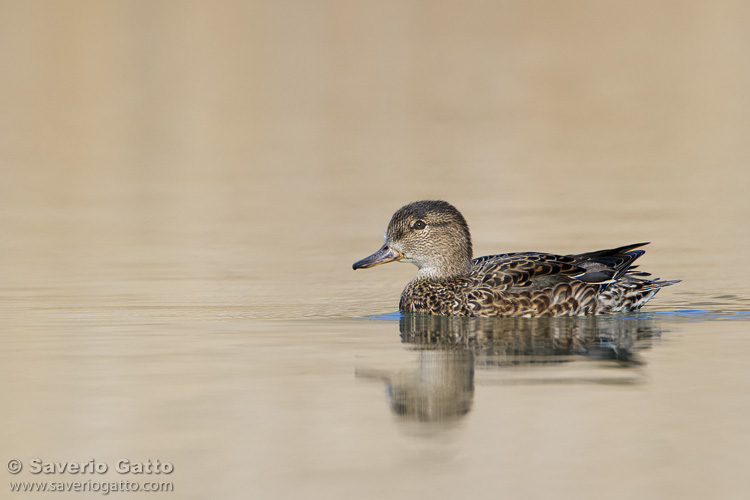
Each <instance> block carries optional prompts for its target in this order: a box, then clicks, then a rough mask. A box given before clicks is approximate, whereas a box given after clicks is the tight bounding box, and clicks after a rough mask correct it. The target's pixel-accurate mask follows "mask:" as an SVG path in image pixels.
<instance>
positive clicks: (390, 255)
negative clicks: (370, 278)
mask: <svg viewBox="0 0 750 500" xmlns="http://www.w3.org/2000/svg"><path fill="white" fill-rule="evenodd" d="M403 258H404V254H402V253H401V252H399V251H398V250H394V249H392V248H389V247H388V245H383V246H382V247H381V248H380V250H378V251H377V252H375V253H374V254H372V255H370V256H369V257H365V258H364V259H362V260H358V261H357V262H355V263H354V265H353V266H352V269H367V268H368V267H373V266H379V265H380V264H385V263H387V262H393V261H394V260H401V259H403Z"/></svg>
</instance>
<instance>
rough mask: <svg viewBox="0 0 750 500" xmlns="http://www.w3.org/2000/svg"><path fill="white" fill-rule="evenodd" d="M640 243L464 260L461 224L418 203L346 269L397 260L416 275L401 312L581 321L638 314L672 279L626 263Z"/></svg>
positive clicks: (452, 213)
mask: <svg viewBox="0 0 750 500" xmlns="http://www.w3.org/2000/svg"><path fill="white" fill-rule="evenodd" d="M643 245H646V243H638V244H634V245H627V246H623V247H619V248H613V249H609V250H600V251H597V252H590V253H584V254H579V255H554V254H548V253H539V252H521V253H506V254H501V255H488V256H485V257H478V258H476V259H472V249H471V236H470V233H469V228H468V225H467V224H466V221H465V220H464V218H463V216H462V215H461V214H460V213H459V212H458V210H456V208H455V207H453V206H452V205H450V204H449V203H447V202H444V201H419V202H414V203H410V204H408V205H406V206H404V207H402V208H401V209H399V210H398V211H397V212H396V213H395V214H394V215H393V217H392V218H391V222H390V223H389V224H388V230H387V231H386V242H385V244H384V245H383V247H382V248H381V249H380V250H378V252H376V253H374V254H373V255H371V256H369V257H366V258H365V259H362V260H360V261H358V262H356V263H355V264H354V266H353V268H354V269H360V268H367V267H372V266H376V265H378V264H383V263H386V262H391V261H394V260H401V261H404V262H412V263H414V264H415V265H416V266H417V268H418V269H419V270H418V272H417V276H416V277H415V278H414V279H413V280H412V281H411V282H410V283H409V284H408V285H407V286H406V288H405V289H404V291H403V293H402V294H401V300H400V302H399V308H400V309H401V310H402V311H404V312H417V313H429V314H438V315H451V316H529V317H536V316H584V315H592V314H600V313H609V312H617V311H633V310H636V309H639V308H640V307H641V306H642V305H643V304H645V303H646V302H647V301H648V300H649V299H651V297H653V296H654V294H656V292H657V291H658V290H659V289H660V288H662V287H664V286H667V285H671V284H674V283H677V281H659V280H658V279H649V278H647V276H649V274H648V273H643V272H636V271H635V270H634V269H635V267H636V266H633V265H632V263H633V261H635V260H636V259H637V258H638V257H640V256H641V255H643V254H644V251H643V250H636V249H637V248H638V247H641V246H643Z"/></svg>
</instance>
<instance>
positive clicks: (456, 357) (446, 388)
mask: <svg viewBox="0 0 750 500" xmlns="http://www.w3.org/2000/svg"><path fill="white" fill-rule="evenodd" d="M399 326H400V330H401V339H402V341H403V342H404V343H406V344H408V345H409V346H410V347H412V348H414V349H416V350H417V351H418V353H419V355H418V359H417V366H416V369H412V370H409V371H397V372H384V371H378V370H358V371H357V375H358V376H361V377H365V378H375V379H378V380H382V381H384V382H385V384H386V387H387V392H388V396H389V402H390V406H391V410H392V411H393V413H394V414H396V415H398V416H399V418H400V419H401V420H403V421H408V422H422V423H424V422H438V423H441V424H446V423H449V422H456V421H459V420H460V419H461V418H463V417H464V416H465V415H467V414H468V413H469V411H470V410H471V405H472V401H473V398H474V378H475V369H476V370H482V372H483V373H487V374H489V376H488V377H486V379H484V380H483V381H484V382H488V383H493V384H507V385H523V384H528V385H533V384H572V383H595V384H620V385H632V384H636V383H641V382H642V381H643V373H642V371H640V370H634V369H633V368H637V367H639V366H642V365H643V364H644V363H643V361H641V360H640V359H639V357H638V356H637V351H638V350H639V349H643V348H647V347H648V346H649V344H648V339H651V338H653V337H658V336H659V335H660V333H661V331H660V329H659V328H658V323H657V320H655V319H653V318H650V317H648V316H646V315H641V314H622V315H607V316H591V317H582V318H538V319H534V318H456V317H445V316H430V315H416V314H404V315H402V316H401V318H400V324H399ZM576 361H593V362H595V363H593V364H591V363H589V364H588V365H586V368H591V370H588V371H583V372H581V371H580V370H570V371H565V372H563V373H560V370H556V368H560V367H563V366H566V367H570V366H571V363H573V362H576ZM579 366H580V363H579ZM520 368H526V369H527V370H525V371H524V372H523V373H522V376H520V377H519V376H518V369H520ZM600 368H605V369H609V368H621V369H626V370H627V372H625V374H624V375H623V372H622V371H621V370H619V371H617V372H615V373H613V372H612V371H611V370H605V371H604V373H602V371H601V370H600ZM513 369H516V370H513ZM503 370H505V372H510V373H511V374H512V376H511V377H507V376H505V377H503V376H502V375H503ZM549 371H552V372H553V373H549ZM571 371H572V373H573V374H574V375H573V376H571V374H570V372H571ZM505 374H506V375H507V373H505Z"/></svg>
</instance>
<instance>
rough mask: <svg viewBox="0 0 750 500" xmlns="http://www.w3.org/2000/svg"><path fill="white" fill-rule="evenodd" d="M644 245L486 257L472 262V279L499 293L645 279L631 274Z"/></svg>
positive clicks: (642, 274)
mask: <svg viewBox="0 0 750 500" xmlns="http://www.w3.org/2000/svg"><path fill="white" fill-rule="evenodd" d="M646 244H647V243H636V244H633V245H626V246H622V247H617V248H610V249H607V250H597V251H595V252H588V253H583V254H574V255H556V254H549V253H542V252H517V253H506V254H500V255H488V256H485V257H479V258H476V259H474V260H473V261H472V273H471V278H472V281H475V282H481V283H482V284H483V285H484V286H488V287H490V288H493V289H498V290H507V289H509V288H516V287H531V288H532V289H540V288H547V287H551V286H554V285H556V284H558V283H563V282H571V281H580V282H584V283H591V284H594V283H597V284H608V283H614V282H615V281H616V280H618V279H619V278H621V277H622V276H623V275H625V274H638V275H640V276H644V275H645V276H647V275H648V273H634V272H633V271H632V270H633V269H635V267H636V266H632V265H631V264H632V262H633V261H634V260H636V259H637V258H638V257H640V256H641V255H643V254H644V253H645V252H644V251H643V250H635V249H636V248H638V247H641V246H644V245H646Z"/></svg>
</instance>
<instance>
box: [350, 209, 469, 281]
mask: <svg viewBox="0 0 750 500" xmlns="http://www.w3.org/2000/svg"><path fill="white" fill-rule="evenodd" d="M471 257H472V251H471V235H470V234H469V226H468V225H467V224H466V220H465V219H464V217H463V215H461V213H460V212H459V211H458V210H456V208H455V207H454V206H453V205H451V204H450V203H448V202H445V201H440V200H428V201H415V202H413V203H409V204H408V205H405V206H403V207H401V208H400V209H399V210H398V211H397V212H396V213H395V214H393V217H392V218H391V222H390V223H389V224H388V229H387V230H386V232H385V244H384V245H383V246H382V247H381V248H380V250H378V251H377V252H375V253H374V254H372V255H370V256H369V257H365V258H364V259H362V260H360V261H357V262H355V263H354V265H353V266H352V268H353V269H366V268H368V267H373V266H377V265H379V264H385V263H386V262H393V261H396V260H399V261H401V262H411V263H412V264H414V265H415V266H417V268H418V269H419V271H418V272H417V277H418V278H419V277H424V278H449V277H453V276H459V275H461V274H465V273H468V272H469V270H470V268H471Z"/></svg>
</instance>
